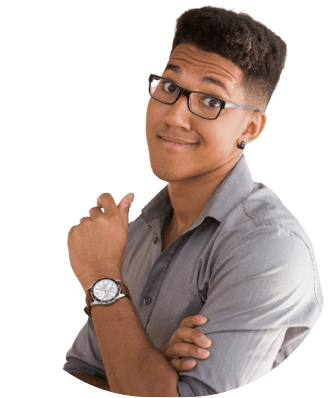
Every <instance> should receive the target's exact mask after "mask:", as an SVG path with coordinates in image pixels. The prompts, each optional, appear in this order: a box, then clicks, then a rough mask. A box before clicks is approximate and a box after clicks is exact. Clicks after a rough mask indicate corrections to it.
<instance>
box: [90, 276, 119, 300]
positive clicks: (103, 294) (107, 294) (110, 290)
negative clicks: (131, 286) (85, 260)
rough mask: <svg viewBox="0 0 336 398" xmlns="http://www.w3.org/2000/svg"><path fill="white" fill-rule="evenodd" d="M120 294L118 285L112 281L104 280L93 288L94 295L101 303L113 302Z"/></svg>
mask: <svg viewBox="0 0 336 398" xmlns="http://www.w3.org/2000/svg"><path fill="white" fill-rule="evenodd" d="M117 293H118V285H117V284H116V283H115V282H113V281H111V280H110V279H102V280H101V281H99V282H97V283H96V284H95V286H94V288H93V294H94V295H95V297H96V298H97V299H98V300H99V301H111V300H112V299H113V298H114V297H115V296H116V295H117Z"/></svg>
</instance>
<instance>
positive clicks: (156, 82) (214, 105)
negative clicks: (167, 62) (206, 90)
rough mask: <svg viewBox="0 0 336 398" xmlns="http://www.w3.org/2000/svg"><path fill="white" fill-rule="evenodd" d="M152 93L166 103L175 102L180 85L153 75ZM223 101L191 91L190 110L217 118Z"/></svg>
mask: <svg viewBox="0 0 336 398" xmlns="http://www.w3.org/2000/svg"><path fill="white" fill-rule="evenodd" d="M150 92H151V95H152V96H153V97H154V98H155V99H157V100H159V101H161V102H164V103H166V104H173V103H174V102H175V100H176V98H177V97H178V95H179V94H180V89H179V87H178V86H177V85H176V84H174V83H172V82H170V81H167V80H164V79H159V78H156V77H153V79H152V82H151V85H150ZM220 106H221V103H220V102H219V101H218V100H216V98H214V97H211V96H209V95H205V94H201V93H191V94H190V97H189V107H190V110H191V111H192V112H193V113H195V114H197V115H199V116H202V117H205V118H208V119H215V118H216V117H217V115H218V113H219V112H220Z"/></svg>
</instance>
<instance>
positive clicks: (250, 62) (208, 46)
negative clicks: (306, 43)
mask: <svg viewBox="0 0 336 398" xmlns="http://www.w3.org/2000/svg"><path fill="white" fill-rule="evenodd" d="M186 43H188V44H193V45H194V46H196V47H197V48H198V49H200V50H203V51H207V52H210V53H215V54H219V55H221V56H222V57H224V58H226V59H228V60H230V61H232V62H233V63H234V64H236V65H237V66H239V68H240V69H241V70H242V71H243V72H244V78H243V81H242V84H243V86H244V89H245V98H246V100H247V101H248V102H249V103H250V104H254V106H255V107H257V108H261V109H262V110H265V109H266V106H267V104H268V102H269V100H270V98H271V96H272V94H273V92H274V90H275V87H276V85H277V83H278V81H279V79H280V74H281V71H282V69H283V68H284V66H285V60H286V54H287V48H286V43H285V42H284V41H283V40H282V39H281V38H280V37H279V36H277V35H276V34H275V33H273V32H272V31H271V30H270V29H268V28H267V27H266V26H265V25H263V24H261V23H260V22H257V21H255V20H253V19H252V18H251V17H250V16H249V15H247V14H243V13H235V12H234V11H228V10H225V9H223V8H216V7H203V8H199V9H191V10H188V11H186V12H185V13H183V14H182V15H181V16H180V17H179V18H178V20H177V23H176V31H175V37H174V40H173V47H172V52H173V51H174V49H175V47H176V46H178V45H179V44H186Z"/></svg>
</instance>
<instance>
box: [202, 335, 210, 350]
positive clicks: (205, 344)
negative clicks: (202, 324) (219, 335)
mask: <svg viewBox="0 0 336 398" xmlns="http://www.w3.org/2000/svg"><path fill="white" fill-rule="evenodd" d="M199 343H200V344H201V345H202V346H203V347H206V348H207V347H210V346H209V344H210V345H211V340H210V339H209V338H208V337H206V336H202V337H201V338H200V339H199Z"/></svg>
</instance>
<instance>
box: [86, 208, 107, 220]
mask: <svg viewBox="0 0 336 398" xmlns="http://www.w3.org/2000/svg"><path fill="white" fill-rule="evenodd" d="M89 214H90V217H91V218H95V217H98V216H101V215H102V214H104V213H103V212H102V209H101V207H92V209H91V210H90V211H89Z"/></svg>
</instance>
